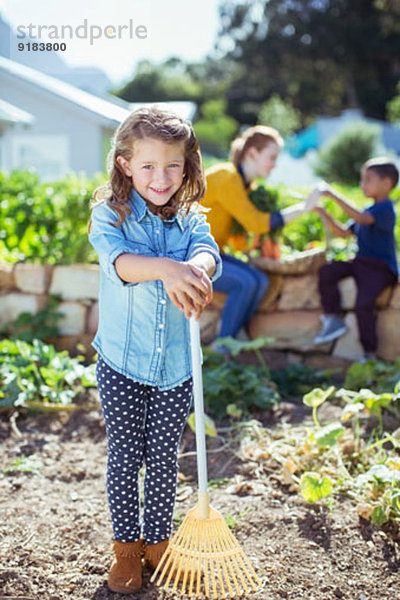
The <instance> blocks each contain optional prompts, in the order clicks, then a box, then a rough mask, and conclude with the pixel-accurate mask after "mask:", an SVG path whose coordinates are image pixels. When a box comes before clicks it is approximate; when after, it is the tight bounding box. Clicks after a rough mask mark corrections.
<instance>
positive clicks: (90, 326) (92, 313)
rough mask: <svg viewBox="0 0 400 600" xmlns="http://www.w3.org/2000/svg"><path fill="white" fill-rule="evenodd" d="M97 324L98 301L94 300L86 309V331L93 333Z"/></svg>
mask: <svg viewBox="0 0 400 600" xmlns="http://www.w3.org/2000/svg"><path fill="white" fill-rule="evenodd" d="M98 325H99V303H98V302H94V303H93V304H92V305H91V306H90V307H89V309H88V315H87V322H86V332H87V333H88V334H90V335H93V336H94V335H95V334H96V331H97V327H98Z"/></svg>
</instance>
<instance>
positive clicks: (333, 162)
mask: <svg viewBox="0 0 400 600" xmlns="http://www.w3.org/2000/svg"><path fill="white" fill-rule="evenodd" d="M378 136H379V129H378V128H377V127H376V126H375V125H369V124H366V123H362V122H360V123H358V122H355V123H350V124H349V125H348V126H347V127H346V128H344V129H342V130H341V131H340V132H339V133H338V135H337V136H336V137H335V138H334V139H333V140H331V141H330V142H328V143H327V144H325V145H324V146H323V147H322V148H321V150H320V151H319V152H318V159H317V160H318V162H317V164H316V165H315V167H314V170H315V173H316V174H317V175H320V176H321V177H323V178H324V179H327V180H328V181H338V182H341V183H347V184H357V183H358V181H359V179H360V169H361V167H362V165H363V164H364V163H365V161H367V160H368V159H369V158H371V157H372V156H373V155H374V153H375V152H376V146H377V142H378Z"/></svg>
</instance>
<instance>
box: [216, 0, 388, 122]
mask: <svg viewBox="0 0 400 600" xmlns="http://www.w3.org/2000/svg"><path fill="white" fill-rule="evenodd" d="M399 17H400V3H399V2H394V1H393V0H255V1H254V2H244V1H239V2H238V1H235V0H226V1H225V2H224V3H223V4H222V6H221V8H220V19H221V31H220V36H219V42H218V45H217V51H219V52H220V53H221V54H222V55H224V56H227V57H229V58H231V59H234V60H237V61H240V62H241V63H242V64H243V65H244V67H245V68H244V71H243V75H242V77H240V78H239V79H238V80H237V81H235V83H234V84H233V86H232V87H231V88H230V90H229V93H228V100H229V113H230V114H232V115H233V116H235V117H236V118H239V119H240V120H242V119H243V117H246V116H247V118H248V120H250V118H252V119H253V120H254V121H255V120H256V115H257V107H258V108H259V106H260V105H261V104H262V102H263V101H265V99H266V98H268V97H270V96H271V95H272V94H279V95H280V96H281V97H282V98H286V99H287V100H289V101H291V102H292V104H293V106H294V107H296V108H298V109H299V110H301V112H302V114H303V115H313V114H317V113H331V114H332V113H337V112H339V111H340V110H341V109H342V108H344V107H355V106H357V107H361V108H362V109H363V110H364V112H365V113H366V114H367V115H369V116H372V117H377V118H383V117H384V114H385V105H386V102H387V101H388V100H389V99H390V98H391V97H392V96H393V95H394V92H395V85H396V81H397V72H396V69H398V62H397V60H398V59H397V57H398V56H399V55H400V26H399V22H400V19H399Z"/></svg>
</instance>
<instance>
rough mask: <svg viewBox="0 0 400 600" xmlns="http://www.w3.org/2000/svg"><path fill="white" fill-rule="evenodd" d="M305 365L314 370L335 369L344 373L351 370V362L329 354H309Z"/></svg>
mask: <svg viewBox="0 0 400 600" xmlns="http://www.w3.org/2000/svg"><path fill="white" fill-rule="evenodd" d="M304 363H305V364H306V365H307V366H308V367H311V368H312V369H333V370H335V371H336V370H338V371H342V372H344V371H346V370H347V369H348V368H349V364H350V363H351V361H349V360H348V359H346V358H340V357H339V356H332V355H329V354H328V355H326V354H308V355H307V356H306V357H305V360H304Z"/></svg>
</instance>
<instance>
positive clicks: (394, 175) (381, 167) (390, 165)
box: [364, 156, 399, 188]
mask: <svg viewBox="0 0 400 600" xmlns="http://www.w3.org/2000/svg"><path fill="white" fill-rule="evenodd" d="M364 169H371V170H372V171H375V173H376V174H377V175H379V177H381V178H382V179H384V178H388V179H390V181H391V182H392V188H395V187H396V185H397V184H398V182H399V170H398V168H397V167H396V165H395V164H394V162H393V161H392V160H389V159H388V158H386V156H379V157H377V158H371V159H370V160H367V162H366V163H365V164H364Z"/></svg>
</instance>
